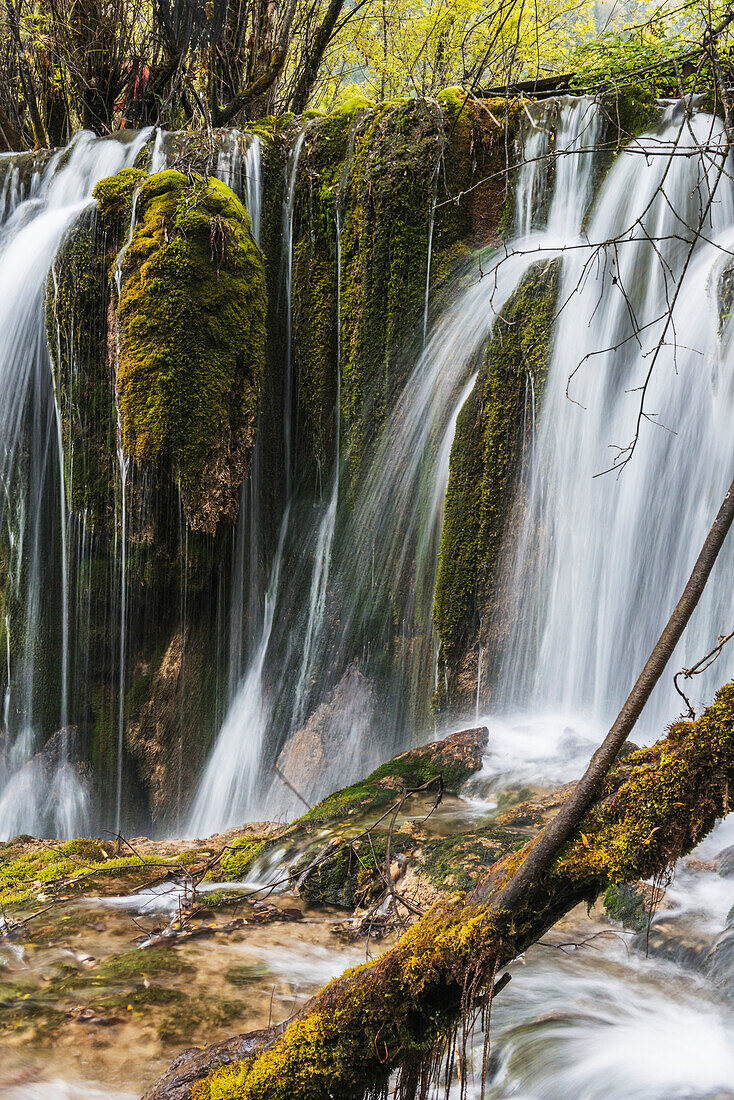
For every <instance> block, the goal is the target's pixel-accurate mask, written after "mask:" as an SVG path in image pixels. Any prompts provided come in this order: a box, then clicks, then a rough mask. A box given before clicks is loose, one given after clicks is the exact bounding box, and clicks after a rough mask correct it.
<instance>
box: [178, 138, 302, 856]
mask: <svg viewBox="0 0 734 1100" xmlns="http://www.w3.org/2000/svg"><path fill="white" fill-rule="evenodd" d="M306 130H307V127H304V129H303V130H301V132H300V134H299V135H298V138H297V139H296V143H295V145H294V147H293V151H292V153H291V157H290V161H289V164H288V167H287V175H286V187H285V198H284V203H283V256H282V264H281V266H282V270H283V272H284V294H285V302H286V350H285V376H286V384H285V401H284V406H285V407H284V410H283V417H284V431H283V439H284V468H285V471H286V493H285V499H286V505H285V510H284V512H283V517H282V520H281V525H280V534H279V537H278V545H277V549H276V552H275V557H274V560H273V563H272V565H271V568H270V576H269V579H268V586H267V592H266V595H265V601H264V605H263V608H262V612H261V620H260V630H259V634H257V635H255V633H254V631H253V625H252V621H253V618H254V617H255V616H256V615H257V614H258V610H259V609H258V608H257V607H256V606H254V603H253V596H254V595H255V590H256V586H257V573H256V572H255V571H256V569H257V562H256V559H257V556H258V553H257V548H256V547H252V546H251V547H250V554H249V557H250V561H251V563H252V566H253V572H251V574H250V576H249V577H248V578H247V580H248V581H249V584H247V585H245V580H246V578H245V576H244V557H245V554H244V541H245V539H247V538H248V535H249V534H250V532H248V530H247V529H246V527H245V524H244V522H243V518H242V517H244V516H248V517H249V519H250V523H251V524H252V523H253V522H257V515H258V503H259V501H258V499H257V496H255V495H253V496H252V497H251V498H250V500H249V504H250V507H249V508H247V507H245V508H243V509H242V516H241V519H240V523H239V525H238V536H237V538H238V541H239V542H240V546H241V548H240V552H239V553H238V554H236V555H235V570H236V577H235V586H234V591H235V593H236V594H237V596H236V598H240V599H243V598H244V597H245V591H246V594H247V596H248V597H249V600H250V612H251V613H250V614H248V616H247V622H248V625H249V630H250V644H249V646H248V647H247V648H248V649H249V653H247V654H245V652H244V650H245V646H244V640H243V637H242V635H240V637H239V638H236V636H235V635H233V640H234V641H235V642H236V644H235V645H234V646H233V647H232V646H231V657H230V662H231V663H230V692H231V698H230V701H229V706H228V710H227V714H226V716H225V719H224V722H223V723H222V727H221V729H220V730H219V732H218V734H217V739H216V743H215V745H214V749H213V751H212V753H211V755H210V756H209V759H208V761H207V764H206V768H205V771H204V774H203V776H202V779H201V782H200V783H199V786H198V790H197V793H196V797H195V799H194V804H193V807H192V810H191V815H190V818H189V830H190V832H191V833H194V834H200V835H205V834H206V833H212V832H214V831H216V830H218V829H222V828H227V827H228V826H229V825H233V824H235V823H236V822H238V821H242V820H245V819H246V818H247V816H248V814H252V813H253V812H254V808H255V806H256V804H257V796H258V795H259V794H260V793H261V792H260V790H259V787H258V781H259V779H260V769H261V765H262V756H263V748H264V745H265V742H266V738H267V735H268V731H269V728H270V725H271V722H272V715H273V706H274V702H273V700H272V699H271V698H270V695H269V693H268V690H267V688H266V686H265V683H264V678H263V677H264V672H265V663H266V659H267V656H268V650H269V648H270V644H271V637H272V633H273V627H274V620H275V616H276V612H277V608H278V603H279V600H280V597H281V572H282V567H283V558H284V554H285V550H286V543H287V538H288V533H289V521H290V513H291V509H290V498H291V448H292V425H291V408H290V406H291V401H292V389H291V387H292V380H291V373H292V368H291V357H292V343H291V341H292V334H291V328H292V316H291V310H292V306H291V285H292V277H293V255H292V253H293V213H294V203H295V189H296V180H297V176H298V162H299V158H300V154H301V150H302V148H303V142H304V140H305V136H306ZM256 153H257V155H258V158H259V146H258V147H257V149H256ZM256 175H257V176H258V177H259V175H260V173H259V170H258V171H257V173H256ZM262 461H263V456H262V454H261V445H259V446H257V447H256V449H255V454H254V455H253V473H254V476H255V478H257V476H258V471H259V467H260V464H261V462H262ZM253 485H254V486H255V491H256V486H257V481H254V482H253ZM244 492H245V490H243V503H244V504H245V505H247V503H248V500H247V498H245V497H244ZM253 611H254V613H255V616H253V614H252V612H253ZM235 615H236V616H237V617H236V618H235V623H239V626H240V629H241V630H242V629H243V627H244V621H243V619H242V617H241V616H240V615H237V612H236V611H235ZM243 657H246V661H247V663H246V667H245V670H244V673H240V668H241V665H239V662H240V661H242V659H243Z"/></svg>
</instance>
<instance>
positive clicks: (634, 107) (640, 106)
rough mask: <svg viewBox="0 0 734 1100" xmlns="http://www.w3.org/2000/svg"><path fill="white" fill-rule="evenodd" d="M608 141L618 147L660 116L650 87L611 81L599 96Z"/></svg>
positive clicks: (645, 128) (647, 128)
mask: <svg viewBox="0 0 734 1100" xmlns="http://www.w3.org/2000/svg"><path fill="white" fill-rule="evenodd" d="M602 105H603V109H604V112H605V114H606V116H607V119H608V122H609V133H610V136H611V140H613V141H615V142H616V144H617V146H620V145H624V143H625V142H626V141H628V140H629V139H630V138H633V137H637V136H639V134H642V133H644V132H645V131H646V130H649V129H650V127H651V126H653V125H654V124H655V123H656V122H657V121H659V119H660V108H659V107H658V105H657V102H656V99H655V96H654V94H653V91H652V89H651V88H649V87H647V86H646V85H644V84H627V83H620V84H616V83H612V86H611V88H610V89H609V90H608V91H606V92H605V93H604V95H603V97H602Z"/></svg>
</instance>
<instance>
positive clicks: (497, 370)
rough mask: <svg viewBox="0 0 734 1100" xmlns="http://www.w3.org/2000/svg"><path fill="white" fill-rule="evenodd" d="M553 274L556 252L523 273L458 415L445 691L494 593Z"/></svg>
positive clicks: (446, 567) (443, 624)
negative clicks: (472, 388) (551, 256)
mask: <svg viewBox="0 0 734 1100" xmlns="http://www.w3.org/2000/svg"><path fill="white" fill-rule="evenodd" d="M558 276H559V261H558V260H551V261H545V262H543V263H540V264H537V265H535V266H534V267H533V268H531V270H530V271H529V272H528V274H527V275H526V276H525V278H524V279H523V281H522V282H521V284H520V286H519V287H518V289H517V291H516V292H515V294H514V295H513V296H512V298H511V299H510V300H509V302H508V303H507V305H506V306H505V307H504V309H503V310H502V316H501V317H500V318H498V319H497V321H496V323H495V326H494V329H493V332H492V335H491V337H490V339H489V342H488V344H487V348H486V352H485V354H484V357H483V360H482V362H481V366H480V370H479V375H478V378H477V382H476V385H475V387H474V390H473V391H472V393H471V395H470V397H469V398H468V400H467V402H466V404H465V405H464V407H463V409H462V410H461V412H460V413H459V417H458V420H457V423H456V432H455V436H454V442H453V446H452V449H451V460H450V473H449V484H448V489H447V492H446V506H445V511H444V521H443V530H442V533H441V547H440V551H439V563H438V572H437V579H436V591H435V600H434V611H433V617H434V623H435V625H436V630H437V632H438V635H439V638H440V639H441V653H440V661H441V664H442V667H443V669H444V670H445V671H446V672H447V673H448V679H449V694H451V693H452V691H455V684H456V673H457V669H458V667H459V665H460V662H461V659H462V656H463V653H464V650H465V648H466V647H467V646H468V645H469V644H470V643H471V640H472V639H473V638H474V637H475V635H476V631H477V630H478V626H479V620H480V617H481V616H482V615H484V614H486V612H487V611H488V610H489V609H490V608H491V607H492V601H493V598H494V596H495V582H496V570H497V564H498V560H499V554H500V550H501V545H502V540H503V538H504V537H505V535H506V532H507V527H508V523H509V517H510V509H511V506H512V503H513V499H514V492H515V487H516V485H517V477H518V473H519V470H520V468H521V464H522V462H523V459H524V457H525V456H524V454H523V439H525V440H526V441H527V440H529V439H530V438H531V432H530V431H529V430H528V431H527V432H524V430H523V428H524V426H525V427H527V425H525V420H526V417H527V415H528V413H527V410H528V408H531V409H532V406H533V403H534V405H535V411H534V412H531V416H532V415H536V414H537V409H538V407H539V405H540V402H541V400H542V394H543V389H544V385H545V378H546V374H547V370H548V363H549V359H550V350H551V329H552V322H553V318H554V316H555V309H556V300H557V292H558ZM438 682H439V684H440V685H443V684H444V683H445V679H444V677H443V676H442V675H439V677H438ZM474 683H476V679H474ZM445 701H446V700H445V699H444V698H443V696H441V697H440V698H439V700H438V702H439V704H442V703H444V702H445Z"/></svg>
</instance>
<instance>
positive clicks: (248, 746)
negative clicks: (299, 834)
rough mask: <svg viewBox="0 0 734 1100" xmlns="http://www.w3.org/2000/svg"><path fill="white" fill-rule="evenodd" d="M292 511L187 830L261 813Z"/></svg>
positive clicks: (198, 832) (213, 828)
mask: <svg viewBox="0 0 734 1100" xmlns="http://www.w3.org/2000/svg"><path fill="white" fill-rule="evenodd" d="M288 520H289V509H288V508H286V510H285V513H284V515H283V521H282V523H281V528H280V538H279V540H278V549H277V552H276V555H275V560H274V562H273V566H272V570H271V574H270V582H269V584H268V590H267V592H266V595H265V610H264V613H263V622H262V629H261V633H260V639H259V642H258V645H257V648H256V650H255V653H254V656H253V658H252V660H251V661H250V663H249V665H248V668H247V671H246V673H245V676H244V679H243V680H242V683H241V684H240V687H239V689H238V691H237V694H236V695H235V697H234V699H233V700H232V703H231V704H230V707H229V710H228V712H227V716H226V718H225V720H224V722H223V724H222V728H221V729H220V731H219V733H218V734H217V740H216V744H215V746H214V751H213V752H212V754H211V756H210V757H209V760H208V761H207V765H206V769H205V771H204V775H203V777H202V780H201V783H200V784H199V789H198V791H197V794H196V799H195V800H194V805H193V808H192V811H191V817H190V819H189V832H190V833H191V834H192V835H195V836H207V835H210V834H212V833H214V832H217V831H218V830H221V829H227V828H229V827H230V826H232V825H239V824H241V823H242V822H243V821H246V820H247V819H248V815H252V814H253V813H256V812H257V806H258V794H259V787H258V780H259V778H260V764H261V760H262V752H263V747H264V745H265V743H266V739H267V735H268V730H269V725H270V717H271V706H270V700H269V698H268V695H267V692H266V690H265V685H264V682H263V670H264V668H265V660H266V658H267V655H268V648H269V646H270V637H271V634H272V630H273V619H274V616H275V609H276V605H277V601H278V595H279V593H280V575H281V568H282V565H283V551H284V547H285V539H286V534H287V532H288Z"/></svg>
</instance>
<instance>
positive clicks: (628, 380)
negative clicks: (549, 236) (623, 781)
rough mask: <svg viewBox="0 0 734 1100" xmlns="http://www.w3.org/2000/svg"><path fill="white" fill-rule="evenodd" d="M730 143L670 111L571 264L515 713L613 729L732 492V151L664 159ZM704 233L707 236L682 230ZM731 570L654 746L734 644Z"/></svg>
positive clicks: (526, 566)
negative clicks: (727, 292) (721, 648)
mask: <svg viewBox="0 0 734 1100" xmlns="http://www.w3.org/2000/svg"><path fill="white" fill-rule="evenodd" d="M720 137H721V127H720V125H719V123H718V122H716V121H715V120H713V119H712V118H711V117H710V116H707V115H694V116H693V118H692V119H691V120H690V121H688V120H687V119H686V118H685V116H684V114H683V112H682V111H680V109H679V108H670V109H669V110H668V113H667V116H666V118H665V119H664V121H663V123H662V125H661V127H660V129H659V132H658V134H656V135H655V136H653V137H651V138H650V142H649V148H650V150H651V155H650V156H649V158H648V159H645V158H643V157H641V156H639V155H635V154H634V153H631V152H629V153H624V152H623V153H622V154H621V155H620V156H619V157H618V158H617V160H616V162H615V164H614V166H613V167H612V169H611V171H610V172H609V174H608V175H607V177H606V179H605V180H604V182H603V184H602V186H601V188H600V189H599V190H598V193H597V195H596V198H595V202H594V208H593V211H592V214H591V217H590V218H589V221H588V225H587V226H586V231H585V236H586V239H587V240H588V242H590V243H589V244H586V243H584V244H583V246H582V247H579V248H577V249H576V250H574V252H573V253H571V254H569V255H567V256H566V257H565V259H564V266H563V278H562V285H561V291H560V301H561V314H560V317H559V319H558V322H557V324H556V328H555V332H554V340H553V346H554V350H553V358H552V362H551V366H550V371H549V378H548V383H547V389H546V393H545V397H544V400H543V406H542V412H541V415H540V420H539V424H538V431H537V441H536V447H535V450H534V453H533V457H532V465H531V468H530V469H529V471H527V478H528V498H529V504H528V508H527V510H526V513H525V516H524V522H523V526H522V531H521V534H520V537H519V539H518V541H517V544H516V546H515V547H511V548H509V549H508V556H509V558H510V561H511V563H512V565H511V569H510V580H509V585H508V588H509V593H508V594H509V595H510V596H511V597H512V598H513V601H514V602H513V613H512V614H511V615H510V622H511V624H512V625H511V630H510V637H509V639H508V643H507V645H506V647H505V650H504V655H503V661H502V671H501V675H500V678H499V685H498V697H499V700H500V702H501V703H502V705H503V706H504V707H505V708H513V707H520V708H523V709H524V708H526V707H527V706H528V704H530V703H531V704H532V709H533V711H534V713H535V715H536V716H537V715H538V714H544V713H556V714H558V713H564V714H570V713H572V712H573V713H576V714H578V713H579V712H583V713H586V715H587V717H589V718H592V719H595V720H597V721H598V722H599V724H600V725H601V726H603V725H605V724H606V723H608V722H609V721H610V720H611V719H612V718H613V717H614V714H616V710H617V709H618V707H619V705H620V704H621V702H622V701H623V699H624V697H625V696H626V694H627V691H628V690H629V688H630V687H631V686H632V684H633V683H634V680H635V678H636V676H637V674H638V672H639V670H640V669H641V668H642V666H643V664H644V661H645V659H646V657H647V654H648V653H649V651H650V649H651V647H652V644H653V642H654V641H655V639H656V638H657V636H658V634H659V632H660V630H661V629H662V627H663V625H664V623H665V621H666V620H667V617H668V615H669V614H670V611H671V610H672V608H673V606H674V605H675V603H676V601H677V598H678V596H679V594H680V591H681V589H682V586H683V584H684V582H685V580H686V578H687V576H688V573H689V572H690V569H691V567H692V565H693V562H694V560H695V558H696V555H697V554H698V550H699V548H700V546H701V544H702V542H703V539H704V536H705V534H706V532H707V530H708V528H709V526H710V523H711V521H712V519H713V517H714V515H715V514H716V511H717V510H718V506H719V503H720V501H721V500H722V499H723V495H724V492H725V489H726V487H727V486H728V485H729V482H730V481H731V477H732V474H733V473H734V454H733V453H732V450H731V446H730V437H729V430H728V425H729V423H730V421H731V416H732V411H733V409H732V400H733V397H734V386H733V385H732V377H733V376H732V368H733V367H734V361H733V360H732V354H731V341H730V339H729V336H728V328H725V330H724V331H723V332H720V324H719V297H718V285H719V279H720V277H721V274H722V271H723V270H724V268H725V266H726V264H727V262H728V256H729V252H730V250H731V248H732V245H734V196H733V194H732V188H731V183H730V179H729V176H728V173H727V174H725V175H723V176H720V173H721V168H722V167H723V165H722V157H721V155H719V154H716V153H707V154H705V155H703V156H702V155H700V154H699V155H696V154H695V153H694V155H692V156H674V157H669V156H666V155H665V154H666V152H667V151H668V150H670V149H672V148H673V147H674V146H675V147H676V148H677V149H678V151H679V152H682V151H684V150H692V151H693V150H695V149H696V148H697V147H699V146H712V145H715V144H716V143H717V141H719V139H720ZM719 177H720V178H719ZM712 195H713V201H712V202H711V203H710V204H709V198H710V197H711V196H712ZM553 219H554V213H553V211H552V212H551V216H550V220H551V222H552V221H553ZM699 219H701V220H702V221H703V225H702V233H701V236H700V237H699V238H697V239H694V236H693V234H692V233H691V231H690V230H688V229H687V228H686V226H693V227H694V228H695V226H696V225H697V224H698V221H699ZM651 239H652V240H654V241H655V242H656V244H655V248H654V249H653V248H652V247H651V245H650V243H649V241H650V240H651ZM612 240H613V241H614V242H615V244H614V245H613V246H609V245H607V244H606V242H609V241H612ZM579 243H581V242H579ZM681 277H682V285H681V289H680V293H679V294H678V296H677V300H676V301H675V303H674V307H673V314H672V318H673V319H672V324H670V325H668V327H667V329H666V321H667V316H668V314H667V303H668V302H670V301H671V300H672V295H673V289H672V288H674V287H675V286H676V284H677V281H678V280H679V279H680V278H681ZM602 291H603V295H604V297H603V305H602V306H601V307H600V295H601V294H602ZM658 345H660V352H659V354H658V355H657V359H656V361H655V363H654V369H653V370H652V374H651V377H650V380H649V384H648V388H647V392H646V394H645V405H644V418H643V419H642V421H641V425H640V430H639V438H638V441H637V444H636V448H635V451H634V454H633V455H632V457H631V459H630V461H629V464H628V465H627V466H626V467H625V468H621V467H620V468H619V469H618V470H617V471H612V472H610V473H603V471H605V470H608V469H609V468H610V467H611V466H612V465H613V464H614V461H615V457H617V456H618V455H619V451H618V450H617V448H623V447H625V446H626V445H628V444H629V442H630V440H632V439H633V437H634V434H635V424H636V418H637V415H638V410H639V406H640V401H641V387H642V386H643V385H644V383H645V379H646V377H647V374H648V371H649V368H650V366H651V364H652V363H653V358H654V353H655V349H656V348H657V347H658ZM597 475H599V476H597ZM733 570H734V548H733V547H732V546H726V547H725V548H724V551H723V552H722V555H721V559H720V561H719V563H718V564H717V566H716V570H715V572H714V575H713V577H712V580H711V583H710V585H709V586H708V588H707V590H706V592H705V594H704V596H703V598H702V600H701V604H700V606H699V608H698V610H697V612H696V613H695V615H694V617H693V620H692V622H691V624H690V626H689V627H688V629H687V631H686V634H685V637H684V640H683V641H682V643H681V645H680V647H679V649H678V650H677V652H676V653H675V655H674V656H673V659H672V663H671V673H670V674H669V675H667V676H666V677H665V678H664V680H663V682H662V683H661V684H660V685H659V687H658V689H657V690H656V692H655V693H654V695H653V698H652V700H651V701H650V703H649V704H648V706H647V708H646V711H645V715H644V719H643V723H644V729H645V730H646V731H649V733H650V734H655V733H656V731H659V730H660V729H662V728H664V726H665V725H666V723H667V722H668V721H670V719H671V717H673V716H674V715H675V714H676V713H678V711H679V710H680V699H679V698H678V697H677V696H676V695H675V693H674V691H673V687H672V680H671V676H672V672H673V671H675V670H676V669H678V668H681V667H684V666H686V667H688V666H690V665H691V664H693V663H694V662H695V661H696V660H697V659H698V658H700V657H702V656H703V655H704V654H705V653H707V652H708V651H709V650H710V649H711V648H712V647H713V646H714V645H715V644H716V641H717V638H718V636H719V634H728V633H729V632H730V630H731V627H730V625H729V624H730V622H731V619H732V615H734V607H733V606H732V602H731V596H730V592H731V586H732V571H733ZM730 667H731V666H730V662H729V661H725V660H724V658H722V662H720V663H719V664H718V665H716V666H714V668H713V669H712V670H711V671H710V672H709V673H708V674H707V675H706V676H703V677H701V678H700V680H699V681H698V682H697V683H696V684H695V687H694V695H695V698H696V700H702V699H707V698H710V696H711V693H712V691H713V689H714V688H715V687H716V686H717V685H718V684H720V683H722V682H724V681H725V679H726V678H727V670H728V668H730Z"/></svg>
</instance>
